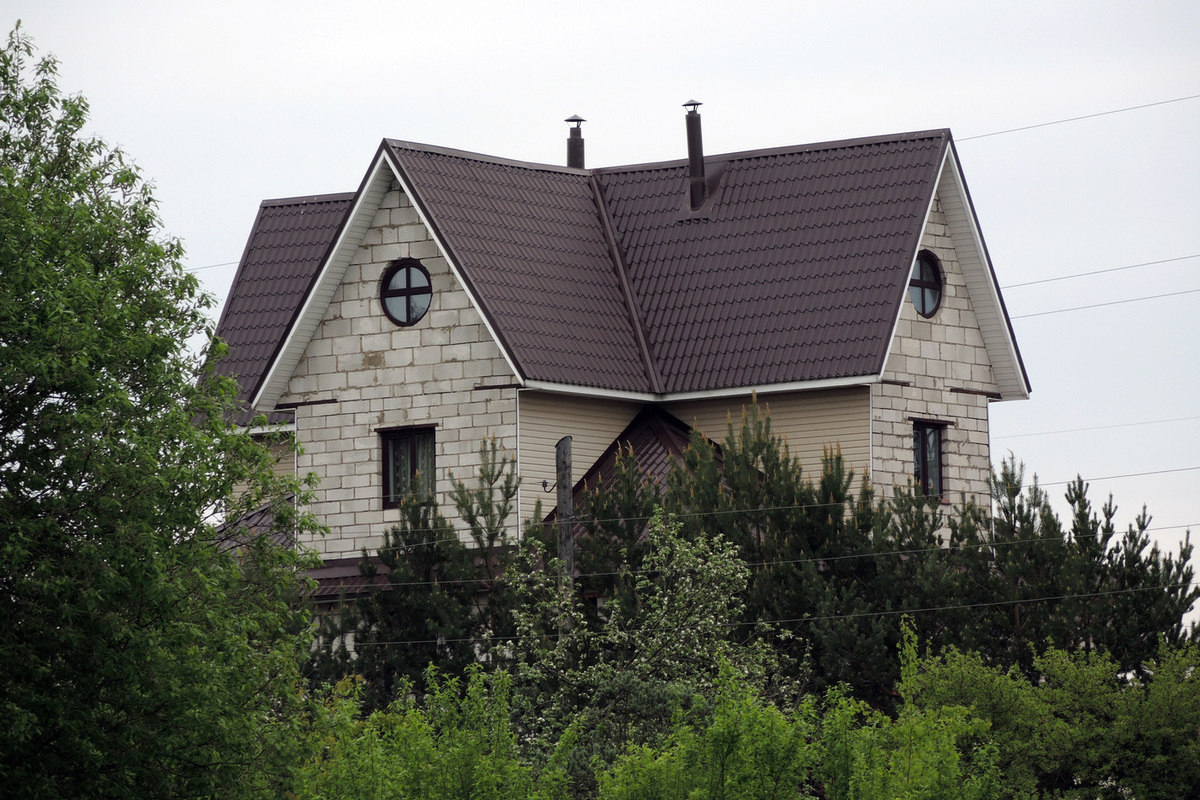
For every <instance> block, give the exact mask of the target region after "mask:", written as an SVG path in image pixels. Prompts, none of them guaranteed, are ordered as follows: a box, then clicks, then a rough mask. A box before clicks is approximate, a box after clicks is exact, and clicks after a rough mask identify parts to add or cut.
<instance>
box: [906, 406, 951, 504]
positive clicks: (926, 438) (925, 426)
mask: <svg viewBox="0 0 1200 800" xmlns="http://www.w3.org/2000/svg"><path fill="white" fill-rule="evenodd" d="M945 430H946V426H945V425H938V424H936V423H930V422H914V423H913V483H914V484H915V485H916V487H917V488H918V489H920V490H921V492H922V493H923V494H925V495H926V496H927V497H941V496H942V432H943V431H945Z"/></svg>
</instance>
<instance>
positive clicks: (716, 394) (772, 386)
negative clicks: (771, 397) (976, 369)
mask: <svg viewBox="0 0 1200 800" xmlns="http://www.w3.org/2000/svg"><path fill="white" fill-rule="evenodd" d="M879 380H880V376H879V375H851V376H848V377H845V378H825V379H822V380H815V381H790V382H788V383H768V384H764V385H761V386H734V387H731V388H727V389H706V390H702V391H696V392H667V393H665V394H651V393H649V392H624V391H620V390H616V389H597V388H593V387H589V386H575V385H569V384H562V383H549V382H547V381H526V382H525V384H524V388H525V389H536V390H537V391H541V392H552V393H554V394H569V395H576V396H582V397H598V398H604V399H607V400H631V401H634V402H639V403H681V402H684V401H689V400H716V399H720V398H725V397H740V396H743V395H748V394H782V393H784V392H816V391H820V390H822V389H843V388H847V387H851V386H868V385H870V384H872V383H878V382H879Z"/></svg>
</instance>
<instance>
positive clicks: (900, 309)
mask: <svg viewBox="0 0 1200 800" xmlns="http://www.w3.org/2000/svg"><path fill="white" fill-rule="evenodd" d="M949 153H950V148H949V147H948V146H947V147H946V154H947V156H949ZM945 169H946V159H945V158H943V159H942V163H941V165H940V166H939V167H938V174H937V179H936V180H934V182H933V186H934V190H933V191H932V192H930V194H929V205H928V206H926V207H925V218H924V219H923V220H922V221H921V235H920V236H918V237H917V247H916V249H915V250H913V252H912V259H911V260H910V261H909V262H908V271H907V272H905V273H904V275H905V278H904V294H902V295H900V302H899V303H897V304H896V318H895V319H893V320H892V333H891V335H890V336H888V343H887V349H886V350H884V352H883V364H882V365H881V366H880V367H879V374H880V375H881V376H882V375H883V373H884V372H887V362H888V359H889V358H891V357H892V347H894V346H895V344H896V331H897V330H899V329H900V317H902V316H903V315H904V303H905V301H906V298H907V296H908V282H909V281H910V280H912V273H913V266H914V265H915V264H916V263H917V254H919V253H920V252H921V238H922V237H923V236H924V235H925V231H926V230H927V229H928V228H929V217H930V216H931V215H932V214H933V204H934V202H936V201H937V198H938V195H939V194H940V189H939V188H938V187H940V186H941V185H942V172H944V171H945Z"/></svg>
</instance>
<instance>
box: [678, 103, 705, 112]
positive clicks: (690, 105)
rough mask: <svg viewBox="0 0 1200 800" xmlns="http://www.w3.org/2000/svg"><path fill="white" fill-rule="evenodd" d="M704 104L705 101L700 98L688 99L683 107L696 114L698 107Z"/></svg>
mask: <svg viewBox="0 0 1200 800" xmlns="http://www.w3.org/2000/svg"><path fill="white" fill-rule="evenodd" d="M702 105H704V103H701V102H700V101H699V100H688V101H687V102H686V103H684V104H683V107H684V108H686V109H687V110H688V113H689V114H695V113H696V107H697V106H702Z"/></svg>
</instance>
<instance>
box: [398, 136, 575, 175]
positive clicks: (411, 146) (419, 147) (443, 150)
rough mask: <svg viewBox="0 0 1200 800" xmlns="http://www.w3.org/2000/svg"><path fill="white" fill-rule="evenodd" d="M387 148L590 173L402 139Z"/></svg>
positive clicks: (492, 162)
mask: <svg viewBox="0 0 1200 800" xmlns="http://www.w3.org/2000/svg"><path fill="white" fill-rule="evenodd" d="M384 142H386V143H387V145H388V146H389V147H392V148H399V149H401V150H413V151H416V152H419V153H433V154H436V155H440V156H450V157H452V158H463V159H466V160H468V161H482V162H484V163H487V164H498V165H501V166H507V167H520V168H522V169H529V170H534V171H537V172H561V173H565V174H567V175H581V176H586V175H590V174H591V173H592V170H590V169H577V168H575V167H565V166H560V165H558V164H543V163H540V162H537V161H521V160H518V159H515V158H502V157H500V156H490V155H487V154H486V153H475V152H472V151H470V150H459V149H457V148H454V147H443V146H441V145H436V144H422V143H420V142H407V141H404V140H402V139H384Z"/></svg>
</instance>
